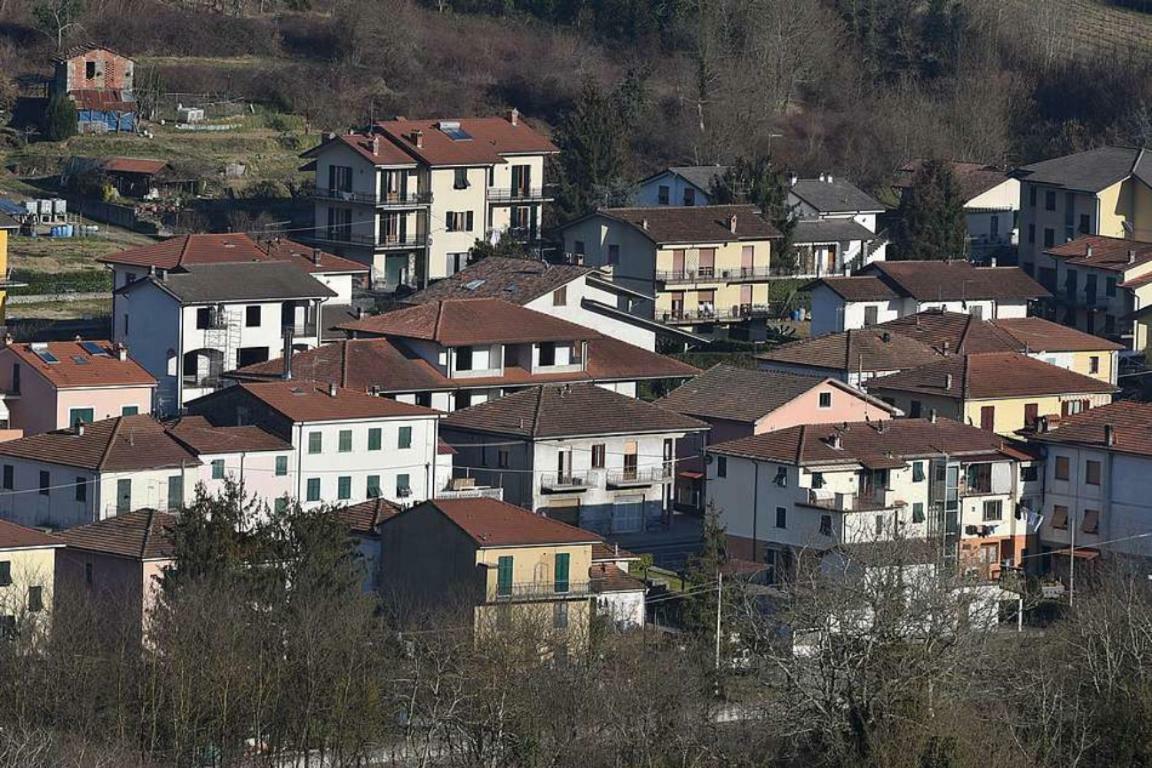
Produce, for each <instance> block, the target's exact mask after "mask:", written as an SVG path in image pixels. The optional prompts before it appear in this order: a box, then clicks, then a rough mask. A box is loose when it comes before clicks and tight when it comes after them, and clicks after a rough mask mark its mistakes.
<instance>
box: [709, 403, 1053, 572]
mask: <svg viewBox="0 0 1152 768" xmlns="http://www.w3.org/2000/svg"><path fill="white" fill-rule="evenodd" d="M708 453H709V457H710V461H709V464H708V486H707V487H708V501H709V503H711V504H714V505H715V506H716V508H717V509H719V510H720V512H721V519H722V521H723V523H724V525H725V528H726V531H727V536H728V551H729V553H730V554H731V555H732V556H734V557H736V558H738V559H741V560H747V561H750V562H754V563H762V564H764V566H765V567H766V569H767V575H768V578H769V579H770V580H772V581H783V580H787V579H788V578H789V577H790V575H791V574H792V573H794V571H795V568H796V565H797V563H798V561H799V560H800V559H801V558H802V557H804V556H805V553H809V552H811V553H814V554H820V553H824V552H828V551H830V550H834V549H837V548H840V547H843V546H847V547H851V546H853V545H855V546H867V545H872V544H878V543H887V544H893V543H898V542H908V543H909V544H911V545H915V544H916V543H927V544H929V545H930V546H932V547H934V548H935V551H936V552H938V553H939V554H940V556H941V557H942V558H943V559H944V560H945V561H951V562H953V563H957V564H958V565H960V566H961V567H962V568H963V569H965V570H966V571H970V572H972V573H973V574H974V575H976V576H979V577H981V578H985V579H988V578H994V577H995V576H996V575H997V574H998V573H999V571H1000V568H1001V567H1002V565H1003V564H1004V563H1008V564H1015V563H1018V562H1020V559H1021V557H1023V556H1024V552H1025V549H1026V547H1027V543H1028V542H1027V533H1028V529H1027V519H1026V517H1027V515H1026V513H1025V511H1023V510H1022V509H1021V508H1019V507H1018V506H1017V503H1018V502H1019V500H1020V499H1021V498H1022V494H1023V489H1024V482H1025V481H1024V479H1023V478H1024V477H1027V476H1028V475H1026V474H1023V473H1022V470H1021V466H1022V464H1027V465H1031V463H1032V460H1031V457H1030V456H1029V455H1028V454H1026V453H1023V452H1020V451H1018V450H1016V449H1014V448H1011V447H1008V446H1007V445H1006V444H1005V442H1004V441H1003V439H1001V438H1000V437H998V436H996V435H994V434H992V433H990V432H985V431H983V430H979V429H976V428H973V427H969V426H966V425H964V424H960V423H958V422H955V421H950V420H946V419H938V420H933V419H892V420H889V421H881V422H876V423H871V422H852V423H848V424H843V425H830V426H809V425H804V426H798V427H791V428H789V429H785V430H780V431H776V432H768V433H765V434H762V435H756V436H754V437H747V438H742V439H739V440H734V441H731V442H728V443H721V444H718V445H713V446H712V447H711V448H709V450H708ZM749 493H751V494H752V497H751V502H750V501H749Z"/></svg>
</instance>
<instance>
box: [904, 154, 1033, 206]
mask: <svg viewBox="0 0 1152 768" xmlns="http://www.w3.org/2000/svg"><path fill="white" fill-rule="evenodd" d="M924 162H925V161H924V160H913V161H912V162H910V163H905V164H904V166H903V167H902V168H901V169H900V174H901V176H900V178H899V179H897V181H896V183H895V184H894V185H893V186H895V187H897V188H898V189H899V188H905V187H911V186H912V183H913V181H914V179H915V177H916V174H917V173H919V172H920V169H921V168H922V167H923V165H924ZM948 167H949V168H950V169H951V170H952V177H953V178H955V179H956V184H957V186H959V187H960V194H961V195H962V196H963V198H964V200H965V201H968V200H972V199H973V198H976V197H979V196H980V195H982V194H984V193H985V192H987V191H989V190H991V189H995V188H996V187H998V186H1000V185H1001V184H1003V183H1004V182H1006V181H1010V180H1011V178H1012V177H1011V176H1009V175H1008V172H1007V171H1006V170H1004V169H1002V168H997V167H996V166H994V165H985V164H984V163H961V162H955V161H953V162H949V163H948Z"/></svg>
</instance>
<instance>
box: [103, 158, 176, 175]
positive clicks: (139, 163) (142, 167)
mask: <svg viewBox="0 0 1152 768" xmlns="http://www.w3.org/2000/svg"><path fill="white" fill-rule="evenodd" d="M102 167H103V169H104V170H105V171H107V172H109V173H142V174H146V175H148V176H152V175H155V174H157V173H160V171H162V170H164V169H165V168H167V167H168V161H166V160H150V159H148V158H144V157H110V158H108V159H107V160H105V161H104V163H103V165H102Z"/></svg>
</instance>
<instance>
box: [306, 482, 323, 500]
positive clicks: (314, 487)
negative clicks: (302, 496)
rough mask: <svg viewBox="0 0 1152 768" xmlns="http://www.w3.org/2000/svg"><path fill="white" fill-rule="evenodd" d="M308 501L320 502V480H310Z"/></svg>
mask: <svg viewBox="0 0 1152 768" xmlns="http://www.w3.org/2000/svg"><path fill="white" fill-rule="evenodd" d="M307 498H308V501H320V478H318V477H310V478H308V497H307Z"/></svg>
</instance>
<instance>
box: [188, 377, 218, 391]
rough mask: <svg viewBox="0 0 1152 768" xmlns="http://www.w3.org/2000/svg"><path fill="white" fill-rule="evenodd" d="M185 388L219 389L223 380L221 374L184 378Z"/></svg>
mask: <svg viewBox="0 0 1152 768" xmlns="http://www.w3.org/2000/svg"><path fill="white" fill-rule="evenodd" d="M182 380H183V382H184V386H185V387H192V388H194V389H219V388H220V382H221V381H222V378H221V376H220V374H218V373H217V374H211V375H209V376H188V375H185V376H184V377H183V379H182Z"/></svg>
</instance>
